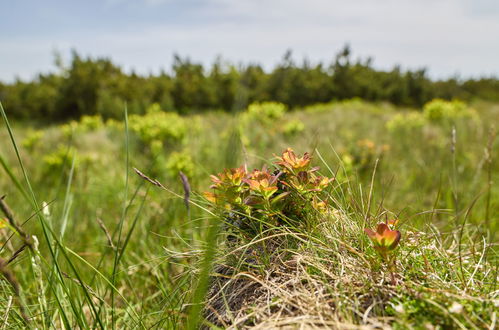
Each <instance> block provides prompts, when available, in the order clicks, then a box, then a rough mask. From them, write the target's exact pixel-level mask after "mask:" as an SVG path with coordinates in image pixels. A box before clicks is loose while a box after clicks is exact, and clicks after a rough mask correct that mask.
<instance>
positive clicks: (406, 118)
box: [386, 111, 426, 132]
mask: <svg viewBox="0 0 499 330" xmlns="http://www.w3.org/2000/svg"><path fill="white" fill-rule="evenodd" d="M425 124H426V118H425V117H424V116H423V115H422V114H421V113H420V112H416V111H410V112H407V113H397V114H396V115H395V116H393V117H392V118H391V119H390V120H389V121H388V122H387V123H386V128H387V129H388V130H389V131H391V132H394V131H399V130H414V129H418V128H421V127H423V126H424V125H425Z"/></svg>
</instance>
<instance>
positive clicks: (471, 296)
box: [0, 100, 499, 329]
mask: <svg viewBox="0 0 499 330" xmlns="http://www.w3.org/2000/svg"><path fill="white" fill-rule="evenodd" d="M5 112H6V116H4V118H3V120H2V123H1V124H0V129H1V130H0V141H1V143H0V161H1V166H2V169H0V178H1V180H0V196H3V195H5V198H4V199H3V205H4V206H5V207H4V209H5V208H8V210H10V211H11V213H12V214H11V215H9V214H8V213H9V212H7V214H0V215H1V216H5V217H4V218H3V219H2V222H1V223H0V227H2V228H0V243H1V251H0V258H1V259H0V272H1V273H2V275H3V277H2V279H1V280H0V324H3V326H0V329H3V328H16V327H19V328H24V327H26V326H28V327H32V328H39V329H44V328H68V329H70V328H71V329H72V328H82V329H83V328H123V327H126V328H198V327H199V326H201V325H204V326H207V327H210V326H211V327H222V328H226V327H231V326H232V327H234V328H245V327H252V326H256V327H260V328H272V327H279V326H291V327H299V326H300V325H301V326H304V327H305V328H306V327H312V328H313V327H331V328H352V327H356V326H358V325H370V326H375V327H376V326H378V327H388V326H391V327H393V328H407V327H413V328H431V327H435V328H439V327H440V328H466V329H467V328H480V329H482V328H490V329H493V328H494V327H496V326H497V324H496V322H497V321H496V319H497V309H498V306H499V291H498V286H497V280H498V272H497V270H498V258H497V253H498V252H499V250H498V249H497V237H498V235H497V231H498V229H499V221H498V214H499V213H498V211H499V185H498V184H497V182H499V161H498V159H497V157H498V154H499V153H498V151H499V139H497V138H496V131H495V130H496V129H497V126H498V124H499V105H497V104H489V103H481V102H476V103H474V104H471V105H465V104H462V103H459V102H445V101H439V100H436V101H433V102H431V103H430V104H427V105H426V106H425V108H424V109H400V108H395V107H393V106H391V105H389V104H369V103H364V102H362V101H360V100H350V101H345V102H337V103H330V104H319V105H316V106H312V107H308V108H305V109H301V110H297V111H287V110H286V109H285V107H284V106H282V105H281V104H277V103H264V104H253V105H251V106H250V107H249V108H248V109H247V110H246V111H245V112H242V113H239V114H237V115H229V114H227V113H225V112H209V113H206V114H202V115H192V116H188V117H180V116H178V115H176V114H174V113H165V112H162V111H161V110H160V109H159V107H158V106H157V105H152V106H151V107H150V109H149V110H148V112H147V113H146V114H144V115H142V116H137V115H133V116H126V114H124V118H127V120H124V121H122V122H119V121H103V120H102V119H101V118H100V117H83V118H82V119H81V120H80V121H78V122H71V123H65V124H61V125H52V126H47V127H35V125H31V124H28V123H25V122H24V123H21V122H19V123H18V122H11V123H10V125H7V124H6V118H8V116H9V109H5ZM3 114H5V113H3ZM494 126H495V128H494ZM11 133H12V135H11ZM287 148H292V149H293V150H294V151H295V152H296V154H298V155H302V154H303V153H304V152H310V154H311V155H312V163H311V164H313V166H319V167H320V170H319V171H318V172H315V170H311V169H310V168H308V170H310V171H312V172H310V174H308V175H309V177H315V176H318V175H319V174H318V173H320V175H321V176H325V177H329V178H331V179H332V180H331V182H329V183H328V184H327V187H326V186H325V187H321V188H320V189H311V190H310V191H306V192H300V190H299V189H297V188H296V187H295V186H293V184H292V183H291V184H289V186H283V187H280V188H279V192H280V191H281V190H282V191H285V193H284V195H283V197H282V198H283V199H282V200H279V201H275V203H274V201H273V199H274V198H276V196H275V195H272V197H271V198H270V197H269V199H268V200H267V199H265V198H264V200H266V201H267V202H265V203H267V204H265V203H263V202H262V203H263V204H255V205H253V204H251V205H249V203H246V204H248V205H249V206H248V205H244V207H243V208H238V206H237V205H239V204H237V205H236V204H234V203H236V202H234V201H232V202H227V203H216V204H217V205H214V204H213V203H212V202H210V200H209V199H210V198H208V199H207V198H205V196H204V195H203V192H204V191H209V190H210V185H211V184H213V182H212V180H210V175H211V174H217V173H220V172H222V171H223V170H224V169H226V168H236V167H239V166H240V165H243V164H244V165H246V168H247V170H248V171H247V172H245V173H244V175H246V178H247V177H248V175H250V174H249V173H250V172H251V170H253V169H254V168H260V169H261V168H262V166H264V165H266V166H267V167H268V168H270V169H272V171H273V170H274V168H278V169H279V168H280V169H281V170H282V171H283V173H287V176H286V177H284V176H282V177H279V178H277V179H276V180H278V181H283V182H285V180H292V179H293V176H292V174H291V173H290V172H286V171H285V170H283V168H282V165H278V164H277V165H276V159H277V158H276V157H280V156H281V155H282V153H283V151H284V150H286V149H287ZM280 166H281V167H280ZM134 168H135V169H138V170H139V171H140V172H141V173H143V175H142V177H141V176H139V175H137V172H136V171H135V170H134ZM179 171H182V173H184V174H185V175H186V177H187V178H188V181H189V185H190V189H189V191H190V196H189V198H188V203H186V200H185V198H184V194H185V185H184V184H182V181H181V179H180V177H179ZM264 172H265V170H264ZM269 173H270V171H269ZM271 174H272V173H271ZM144 175H145V176H147V177H148V178H150V179H151V180H157V182H156V183H157V184H156V185H154V184H151V182H149V181H147V180H145V179H144ZM219 178H220V176H219ZM285 178H286V179H285ZM296 178H297V180H299V179H300V178H301V176H300V175H297V177H296ZM296 178H295V179H296ZM307 180H308V179H307ZM158 182H159V183H161V187H160V186H159V185H160V184H159V183H158ZM215 184H216V182H215ZM238 184H240V185H244V184H245V183H238ZM237 189H240V187H239V186H238V188H237ZM244 189H246V188H244ZM248 189H249V188H248ZM251 189H253V187H252V188H251ZM212 190H213V189H212ZM319 190H320V191H319ZM238 191H239V190H238ZM248 193H251V194H253V190H252V191H251V192H248ZM271 201H272V202H271ZM237 203H240V201H239V202H237ZM290 203H291V204H290ZM314 203H315V204H314ZM317 203H320V204H317ZM322 203H323V204H322ZM243 204H245V202H243ZM235 205H236V206H237V207H236V206H235ZM262 205H263V206H262ZM289 205H292V207H291V206H289ZM296 205H299V208H300V210H301V211H300V212H298V211H297V210H296V207H295V206H296ZM293 207H295V209H293ZM290 208H291V209H292V211H290ZM250 209H251V210H250ZM4 211H6V210H4ZM4 213H5V212H4ZM290 214H292V215H293V216H291V215H290ZM236 218H237V219H239V220H241V221H242V222H243V223H244V224H245V225H244V226H242V225H234V220H235V219H236ZM289 219H292V220H293V221H291V220H289ZM288 220H289V221H288ZM389 220H390V222H389V223H390V224H393V226H395V227H396V229H397V230H399V231H400V233H401V239H400V242H399V244H398V246H396V247H395V249H394V250H390V251H389V252H386V251H385V252H386V253H385V252H383V251H384V250H383V249H382V248H380V247H379V246H378V247H377V249H374V248H373V244H372V242H371V240H370V238H369V236H368V235H366V232H365V230H364V229H366V228H371V229H376V226H377V224H378V223H380V222H388V221H389ZM395 220H398V221H395ZM246 225H247V226H246ZM248 228H249V229H248ZM390 228H391V229H393V228H392V225H390ZM395 245H396V244H395Z"/></svg>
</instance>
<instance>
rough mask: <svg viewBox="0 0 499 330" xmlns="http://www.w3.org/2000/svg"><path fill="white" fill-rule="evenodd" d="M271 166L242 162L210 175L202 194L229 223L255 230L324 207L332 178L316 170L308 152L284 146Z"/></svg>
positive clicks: (303, 218) (322, 210)
mask: <svg viewBox="0 0 499 330" xmlns="http://www.w3.org/2000/svg"><path fill="white" fill-rule="evenodd" d="M276 158H277V159H276V161H275V162H274V163H273V166H274V168H272V169H270V168H267V167H263V168H262V169H255V170H253V171H248V170H247V169H246V167H245V166H241V167H238V168H233V169H227V170H225V171H224V172H222V173H219V174H218V175H212V176H211V179H212V181H213V184H212V186H211V189H212V191H209V192H205V197H206V198H207V199H208V200H209V201H210V202H212V203H213V205H215V206H216V207H217V210H219V212H220V213H221V215H222V216H223V217H224V218H226V219H227V220H228V221H229V223H235V222H236V220H237V222H238V226H239V227H240V228H242V229H245V230H249V231H250V232H253V233H258V232H260V231H261V230H265V229H268V228H272V227H273V226H279V225H285V224H294V225H298V224H300V223H304V222H306V219H307V218H308V217H309V216H310V214H314V215H316V214H317V212H319V213H325V212H327V211H328V208H327V205H326V191H327V189H328V188H329V187H330V185H331V182H332V181H333V179H332V178H328V177H325V176H321V175H319V174H318V170H319V168H318V167H312V165H311V160H312V157H311V155H310V154H309V153H305V154H304V155H303V156H297V155H296V154H295V152H294V151H293V150H292V149H290V148H288V149H287V150H285V151H284V152H283V153H282V155H281V156H279V157H276Z"/></svg>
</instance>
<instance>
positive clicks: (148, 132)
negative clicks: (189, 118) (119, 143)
mask: <svg viewBox="0 0 499 330" xmlns="http://www.w3.org/2000/svg"><path fill="white" fill-rule="evenodd" d="M129 124H130V130H131V131H132V132H135V133H136V134H137V136H138V137H139V138H140V139H141V140H142V141H144V142H146V143H152V142H153V141H161V142H162V143H163V144H175V143H182V142H183V140H184V138H185V135H186V133H187V123H186V121H185V119H184V118H182V117H181V116H179V115H178V114H176V113H173V112H163V111H162V110H161V109H160V108H159V107H157V106H155V105H154V104H153V105H152V106H151V107H149V109H147V113H146V114H145V115H143V116H139V115H131V116H130V119H129Z"/></svg>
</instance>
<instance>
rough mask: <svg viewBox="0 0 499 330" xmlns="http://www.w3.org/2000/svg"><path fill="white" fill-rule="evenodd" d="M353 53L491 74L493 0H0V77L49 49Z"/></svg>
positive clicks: (119, 59) (495, 23)
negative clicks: (346, 49) (347, 49)
mask: <svg viewBox="0 0 499 330" xmlns="http://www.w3.org/2000/svg"><path fill="white" fill-rule="evenodd" d="M347 43H348V44H349V45H350V46H351V48H352V50H353V57H354V58H363V59H365V58H367V57H372V58H373V60H374V62H373V63H374V66H375V67H377V68H379V69H386V70H389V69H391V68H393V66H395V65H400V66H401V67H402V68H403V69H419V68H423V67H425V68H427V69H428V73H429V74H430V76H431V77H433V78H447V77H454V76H458V77H461V78H470V77H480V76H499V1H498V0H411V1H409V0H86V1H76V0H44V1H40V0H0V81H4V82H11V81H14V80H15V79H16V78H20V79H24V80H27V79H32V78H34V77H35V76H36V74H38V73H40V72H42V73H45V72H50V71H54V70H55V66H54V53H55V52H58V53H59V54H61V55H62V57H63V59H65V60H66V61H68V60H69V59H70V54H71V50H72V49H75V50H77V51H78V53H79V54H81V55H84V56H92V57H97V56H105V57H108V58H111V59H112V60H113V61H114V62H115V63H117V64H118V65H120V66H122V67H123V68H124V69H125V70H126V71H130V70H132V69H133V70H135V71H136V72H138V73H142V74H148V73H157V72H159V71H160V70H161V69H164V70H166V71H168V70H169V68H170V65H171V63H172V60H173V54H174V53H177V54H179V55H181V56H188V57H190V59H191V60H193V61H196V62H201V63H203V64H210V63H212V62H213V61H214V60H215V58H216V57H217V56H218V55H220V56H222V58H223V59H225V60H227V61H230V62H232V63H236V64H237V63H250V62H251V63H260V64H262V65H264V67H265V68H267V69H270V68H272V67H274V66H275V65H276V64H277V63H279V62H280V61H281V59H282V57H283V55H284V53H285V52H286V50H288V49H290V50H292V51H293V57H294V59H295V60H296V61H297V62H301V61H302V60H303V59H304V58H307V59H308V60H309V61H311V62H313V63H314V62H318V61H322V62H325V63H330V62H331V61H332V60H333V58H334V56H335V54H336V53H337V52H338V51H339V50H340V49H341V48H342V47H343V46H344V45H345V44H347Z"/></svg>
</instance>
